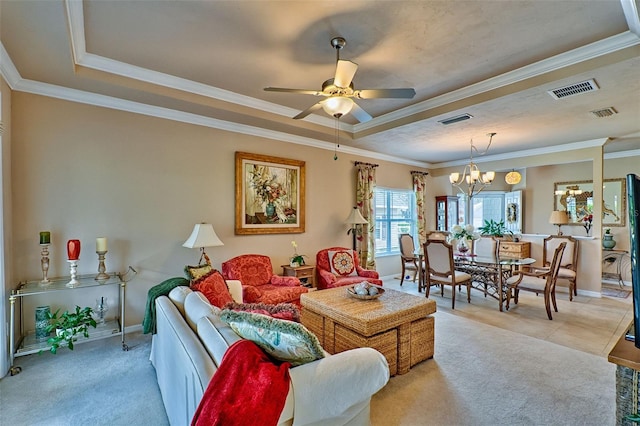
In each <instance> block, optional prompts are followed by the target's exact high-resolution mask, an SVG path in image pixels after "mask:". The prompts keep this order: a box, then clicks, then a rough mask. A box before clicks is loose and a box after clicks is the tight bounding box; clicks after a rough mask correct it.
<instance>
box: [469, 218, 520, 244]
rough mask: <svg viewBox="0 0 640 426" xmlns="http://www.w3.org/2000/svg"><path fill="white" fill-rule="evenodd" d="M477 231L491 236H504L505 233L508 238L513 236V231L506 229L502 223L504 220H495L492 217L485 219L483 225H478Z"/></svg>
mask: <svg viewBox="0 0 640 426" xmlns="http://www.w3.org/2000/svg"><path fill="white" fill-rule="evenodd" d="M478 231H480V233H481V234H482V235H490V236H493V237H504V236H505V235H508V238H509V239H511V238H512V236H513V232H512V231H510V230H508V229H507V227H506V225H505V224H504V220H500V222H496V221H495V220H493V219H489V220H486V219H485V221H484V225H483V226H480V227H479V228H478Z"/></svg>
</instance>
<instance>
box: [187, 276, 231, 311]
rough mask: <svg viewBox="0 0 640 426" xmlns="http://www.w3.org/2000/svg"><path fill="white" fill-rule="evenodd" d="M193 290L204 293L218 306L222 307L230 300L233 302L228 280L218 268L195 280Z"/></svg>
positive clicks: (210, 301)
mask: <svg viewBox="0 0 640 426" xmlns="http://www.w3.org/2000/svg"><path fill="white" fill-rule="evenodd" d="M191 289H192V290H193V291H199V292H200V293H202V294H204V297H206V298H207V300H208V301H209V303H211V304H212V305H213V306H217V307H218V308H222V307H223V306H224V305H226V304H227V303H229V302H233V297H231V293H229V288H228V287H227V282H226V281H225V280H224V277H223V276H222V274H221V273H220V271H218V270H215V269H214V270H213V271H211V272H210V273H208V274H207V275H204V276H203V277H201V278H200V279H198V280H196V281H194V282H193V284H192V285H191Z"/></svg>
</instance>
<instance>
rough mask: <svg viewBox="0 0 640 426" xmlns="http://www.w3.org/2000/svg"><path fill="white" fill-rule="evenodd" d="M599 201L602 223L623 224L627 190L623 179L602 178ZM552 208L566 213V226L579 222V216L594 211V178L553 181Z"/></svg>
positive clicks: (580, 222)
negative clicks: (600, 200) (600, 202)
mask: <svg viewBox="0 0 640 426" xmlns="http://www.w3.org/2000/svg"><path fill="white" fill-rule="evenodd" d="M602 201H603V206H602V226H604V227H613V226H625V223H626V221H625V218H626V204H627V191H626V184H625V180H624V179H623V178H620V179H604V181H603V188H602ZM553 209H554V210H564V211H566V212H567V216H568V217H569V223H568V225H582V224H583V222H582V219H583V218H584V217H585V216H586V215H588V214H590V213H591V212H593V181H590V180H584V181H572V182H556V183H555V184H554V202H553Z"/></svg>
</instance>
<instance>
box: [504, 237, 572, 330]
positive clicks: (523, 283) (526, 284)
mask: <svg viewBox="0 0 640 426" xmlns="http://www.w3.org/2000/svg"><path fill="white" fill-rule="evenodd" d="M566 245H567V243H566V242H562V243H560V244H559V245H558V246H557V247H556V248H555V251H554V252H553V258H552V260H551V265H550V267H549V269H547V270H537V271H536V270H532V271H522V270H521V271H518V272H516V273H515V274H514V275H513V276H512V277H509V278H508V279H507V282H506V285H507V304H506V308H507V310H508V309H509V302H510V301H511V293H512V292H513V293H514V302H515V304H518V296H519V293H520V290H526V291H531V292H534V293H535V294H536V295H539V294H540V293H543V294H544V306H545V308H546V309H547V316H548V317H549V319H550V320H552V319H553V317H552V316H551V303H553V309H554V310H555V311H556V312H558V305H556V279H557V278H558V270H559V269H560V259H562V254H563V252H564V250H565V247H566Z"/></svg>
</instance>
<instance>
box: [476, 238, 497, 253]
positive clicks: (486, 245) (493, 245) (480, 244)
mask: <svg viewBox="0 0 640 426" xmlns="http://www.w3.org/2000/svg"><path fill="white" fill-rule="evenodd" d="M499 251H500V240H498V239H496V238H494V237H486V236H485V237H480V238H478V239H477V240H475V241H474V242H473V254H474V255H476V256H480V257H498V252H499Z"/></svg>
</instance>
